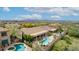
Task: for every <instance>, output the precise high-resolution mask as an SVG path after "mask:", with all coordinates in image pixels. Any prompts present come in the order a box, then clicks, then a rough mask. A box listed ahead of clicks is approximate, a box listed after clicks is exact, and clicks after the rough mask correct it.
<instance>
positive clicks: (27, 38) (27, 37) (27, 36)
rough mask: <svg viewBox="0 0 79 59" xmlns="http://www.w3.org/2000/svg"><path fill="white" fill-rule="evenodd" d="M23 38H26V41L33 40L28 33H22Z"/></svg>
mask: <svg viewBox="0 0 79 59" xmlns="http://www.w3.org/2000/svg"><path fill="white" fill-rule="evenodd" d="M23 39H24V40H26V41H28V42H29V43H30V42H32V41H33V37H32V36H30V35H25V34H24V35H23Z"/></svg>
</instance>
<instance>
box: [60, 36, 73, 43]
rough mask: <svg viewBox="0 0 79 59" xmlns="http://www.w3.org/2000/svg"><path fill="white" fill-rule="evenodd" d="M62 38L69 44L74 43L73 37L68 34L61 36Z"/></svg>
mask: <svg viewBox="0 0 79 59" xmlns="http://www.w3.org/2000/svg"><path fill="white" fill-rule="evenodd" d="M61 40H64V41H66V42H67V43H68V44H71V43H72V39H71V37H69V36H68V35H65V36H63V37H62V38H61Z"/></svg>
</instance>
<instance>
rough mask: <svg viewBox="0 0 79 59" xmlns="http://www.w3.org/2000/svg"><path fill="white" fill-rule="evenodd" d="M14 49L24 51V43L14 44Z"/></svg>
mask: <svg viewBox="0 0 79 59" xmlns="http://www.w3.org/2000/svg"><path fill="white" fill-rule="evenodd" d="M14 46H15V48H16V49H15V51H24V50H25V49H26V47H25V46H24V44H15V45H14Z"/></svg>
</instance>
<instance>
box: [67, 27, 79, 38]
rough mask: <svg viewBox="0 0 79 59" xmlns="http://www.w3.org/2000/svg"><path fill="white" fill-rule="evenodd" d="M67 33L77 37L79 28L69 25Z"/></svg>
mask: <svg viewBox="0 0 79 59" xmlns="http://www.w3.org/2000/svg"><path fill="white" fill-rule="evenodd" d="M68 35H70V36H74V37H78V38H79V28H77V27H70V28H69V29H68Z"/></svg>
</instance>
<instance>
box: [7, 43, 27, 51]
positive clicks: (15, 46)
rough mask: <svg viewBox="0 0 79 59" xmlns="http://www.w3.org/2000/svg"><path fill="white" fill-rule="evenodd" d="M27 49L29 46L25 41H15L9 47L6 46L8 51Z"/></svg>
mask: <svg viewBox="0 0 79 59" xmlns="http://www.w3.org/2000/svg"><path fill="white" fill-rule="evenodd" d="M7 50H9V51H26V50H27V47H26V45H25V44H24V43H15V44H12V45H11V46H9V47H8V48H6V51H7Z"/></svg>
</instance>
